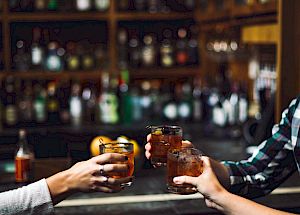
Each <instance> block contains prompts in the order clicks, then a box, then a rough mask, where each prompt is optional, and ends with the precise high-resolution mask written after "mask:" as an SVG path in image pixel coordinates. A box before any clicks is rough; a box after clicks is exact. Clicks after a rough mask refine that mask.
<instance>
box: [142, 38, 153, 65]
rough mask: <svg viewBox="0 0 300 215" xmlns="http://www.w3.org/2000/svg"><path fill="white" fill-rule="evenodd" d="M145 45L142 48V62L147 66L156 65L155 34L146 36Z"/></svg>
mask: <svg viewBox="0 0 300 215" xmlns="http://www.w3.org/2000/svg"><path fill="white" fill-rule="evenodd" d="M143 41H144V47H143V49H142V64H143V66H145V67H151V66H155V64H156V50H155V36H154V35H146V36H144V40H143Z"/></svg>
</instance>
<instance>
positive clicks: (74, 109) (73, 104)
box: [70, 83, 82, 126]
mask: <svg viewBox="0 0 300 215" xmlns="http://www.w3.org/2000/svg"><path fill="white" fill-rule="evenodd" d="M70 117H71V123H72V125H73V126H80V125H81V123H82V99H81V86H80V84H79V83H74V84H73V86H72V90H71V97H70Z"/></svg>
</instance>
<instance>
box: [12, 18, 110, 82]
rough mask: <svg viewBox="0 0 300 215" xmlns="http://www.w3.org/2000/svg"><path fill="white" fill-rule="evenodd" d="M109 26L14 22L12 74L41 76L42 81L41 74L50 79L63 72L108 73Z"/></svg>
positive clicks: (80, 23) (96, 22)
mask: <svg viewBox="0 0 300 215" xmlns="http://www.w3.org/2000/svg"><path fill="white" fill-rule="evenodd" d="M106 24H107V23H106V22H101V21H85V22H84V23H82V22H45V23H43V22H38V23H37V22H26V24H24V23H23V22H14V23H12V24H11V26H10V27H11V35H12V37H11V50H12V56H11V59H12V71H13V72H15V73H17V72H18V74H19V73H30V74H32V73H33V74H34V72H39V74H41V76H39V77H40V78H43V76H42V75H43V74H42V72H45V73H47V74H48V76H50V77H51V74H58V73H64V72H67V73H70V74H72V73H74V74H75V73H76V72H79V71H80V72H81V73H84V72H87V71H89V72H90V71H95V72H96V71H101V70H104V69H107V67H108V63H109V61H108V57H107V42H106V41H107V25H106ZM79 29H80V34H78V32H79ZM95 32H98V33H96V34H95ZM46 76H47V75H45V77H46ZM25 77H26V74H25Z"/></svg>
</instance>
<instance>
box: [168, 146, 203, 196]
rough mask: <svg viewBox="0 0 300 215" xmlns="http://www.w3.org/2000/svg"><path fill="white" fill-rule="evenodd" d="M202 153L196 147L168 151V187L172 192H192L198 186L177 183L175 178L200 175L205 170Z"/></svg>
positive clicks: (195, 190) (194, 191)
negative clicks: (174, 180)
mask: <svg viewBox="0 0 300 215" xmlns="http://www.w3.org/2000/svg"><path fill="white" fill-rule="evenodd" d="M201 156H202V153H201V152H200V151H199V150H198V149H195V148H181V149H171V150H169V152H168V162H167V188H168V191H169V192H171V193H176V194H192V193H196V192H197V188H196V187H194V186H192V185H189V184H180V185H179V184H175V183H174V182H173V178H174V177H177V176H183V175H187V176H193V177H198V176H199V175H201V174H202V171H203V162H202V160H201Z"/></svg>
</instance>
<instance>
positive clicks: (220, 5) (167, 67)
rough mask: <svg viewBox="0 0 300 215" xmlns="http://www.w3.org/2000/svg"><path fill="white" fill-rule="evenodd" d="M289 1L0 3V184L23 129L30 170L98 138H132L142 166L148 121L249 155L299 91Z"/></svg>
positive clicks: (223, 154)
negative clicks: (32, 159) (32, 158)
mask: <svg viewBox="0 0 300 215" xmlns="http://www.w3.org/2000/svg"><path fill="white" fill-rule="evenodd" d="M297 8H298V9H299V3H297V1H295V0H288V1H279V0H278V1H276V0H148V1H146V0H1V1H0V10H1V14H0V85H1V92H0V97H1V104H0V113H1V115H0V136H1V138H0V159H1V164H0V167H1V168H0V172H1V175H2V176H3V177H2V176H0V181H2V183H7V182H11V181H14V175H13V173H14V171H15V170H14V164H13V161H14V157H15V152H16V150H17V143H18V142H19V141H20V138H19V136H18V132H19V130H20V129H25V131H26V134H27V136H26V140H27V141H28V143H29V145H30V147H31V149H32V152H33V153H34V156H35V161H36V166H37V168H38V167H40V168H39V169H38V170H37V171H36V172H35V175H36V178H41V177H46V176H48V175H50V174H52V173H55V172H57V171H59V170H61V169H64V168H66V167H68V166H69V165H70V164H72V163H74V162H76V161H80V160H85V159H88V158H90V157H91V156H93V155H96V154H97V153H99V152H98V144H99V143H98V139H99V136H101V137H102V138H103V139H106V140H107V141H110V140H120V139H121V140H124V139H125V140H128V141H131V142H134V144H135V150H136V158H137V159H138V161H139V162H138V164H137V170H136V171H139V169H147V168H151V166H150V164H149V163H148V161H147V160H146V159H145V158H144V144H145V142H146V139H145V138H146V135H147V133H149V131H148V130H147V128H146V127H147V126H148V125H160V124H172V125H180V126H182V127H183V131H184V139H188V140H191V141H192V142H193V143H194V144H195V145H196V146H197V147H198V148H200V149H201V150H202V151H203V152H204V153H206V154H208V155H210V156H212V157H214V158H216V159H230V160H239V159H242V158H247V156H249V154H250V153H251V152H252V151H253V149H254V148H255V146H257V145H258V144H259V143H260V142H261V141H262V140H263V139H265V138H266V137H268V136H270V134H271V128H272V125H273V123H274V122H278V121H279V119H280V113H281V111H282V110H283V109H284V108H285V107H287V105H288V104H289V102H290V101H291V99H292V98H293V97H296V96H297V94H298V93H299V90H300V87H299V83H300V75H299V62H298V61H297V57H299V53H298V52H299V50H300V49H299V44H298V43H297V40H296V38H297V35H298V33H299V32H298V31H299V30H297V29H299V28H297V26H298V25H297V24H299V20H300V19H298V18H297V16H299V15H297V12H296V11H297ZM291 14H294V16H293V15H291ZM297 47H298V48H297ZM118 138H119V139H118ZM58 164H59V165H58ZM45 165H46V166H47V168H46V169H45V168H44V167H45ZM2 173H3V174H2ZM146 175H147V174H146ZM4 176H5V177H4Z"/></svg>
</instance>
